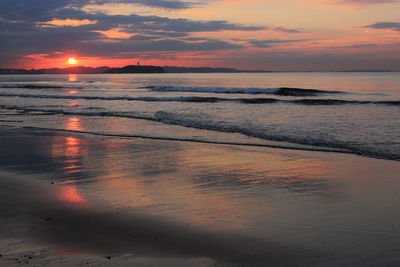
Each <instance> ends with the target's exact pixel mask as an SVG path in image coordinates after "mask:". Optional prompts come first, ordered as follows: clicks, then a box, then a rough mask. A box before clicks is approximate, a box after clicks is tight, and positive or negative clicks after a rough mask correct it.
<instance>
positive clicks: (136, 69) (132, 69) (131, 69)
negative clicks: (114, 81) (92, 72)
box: [104, 65, 164, 73]
mask: <svg viewBox="0 0 400 267" xmlns="http://www.w3.org/2000/svg"><path fill="white" fill-rule="evenodd" d="M163 72H164V68H163V67H159V66H140V65H136V66H135V65H128V66H125V67H122V68H110V69H108V70H106V71H105V72H104V73H163Z"/></svg>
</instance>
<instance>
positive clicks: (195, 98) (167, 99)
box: [0, 93, 400, 106]
mask: <svg viewBox="0 0 400 267" xmlns="http://www.w3.org/2000/svg"><path fill="white" fill-rule="evenodd" d="M0 96H2V97H22V98H24V97H25V98H48V99H82V100H103V101H118V100H119V101H144V102H191V103H216V102H236V103H242V104H273V103H286V104H300V105H346V104H375V105H388V106H400V100H393V101H361V100H342V99H308V98H304V99H294V100H285V99H277V98H220V97H200V96H178V97H146V96H143V97H129V96H90V95H38V94H11V93H0Z"/></svg>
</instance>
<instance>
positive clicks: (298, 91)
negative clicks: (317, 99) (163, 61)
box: [145, 85, 348, 96]
mask: <svg viewBox="0 0 400 267" xmlns="http://www.w3.org/2000/svg"><path fill="white" fill-rule="evenodd" d="M145 88H147V89H150V90H152V91H159V92H192V93H220V94H221V93H222V94H266V95H279V96H318V95H328V94H348V93H347V92H342V91H326V90H318V89H302V88H290V87H279V88H223V87H177V86H167V85H157V86H148V87H145Z"/></svg>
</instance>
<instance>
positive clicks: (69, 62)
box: [68, 57, 78, 65]
mask: <svg viewBox="0 0 400 267" xmlns="http://www.w3.org/2000/svg"><path fill="white" fill-rule="evenodd" d="M76 63H78V60H76V59H75V58H73V57H71V58H69V59H68V64H71V65H75V64H76Z"/></svg>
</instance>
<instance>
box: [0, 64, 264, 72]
mask: <svg viewBox="0 0 400 267" xmlns="http://www.w3.org/2000/svg"><path fill="white" fill-rule="evenodd" d="M239 72H267V71H246V70H238V69H234V68H211V67H172V66H166V67H160V66H146V65H128V66H125V67H122V68H110V67H107V66H103V67H97V68H92V67H83V66H76V67H68V68H50V69H31V70H25V69H6V68H3V69H2V68H0V74H101V73H239Z"/></svg>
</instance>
